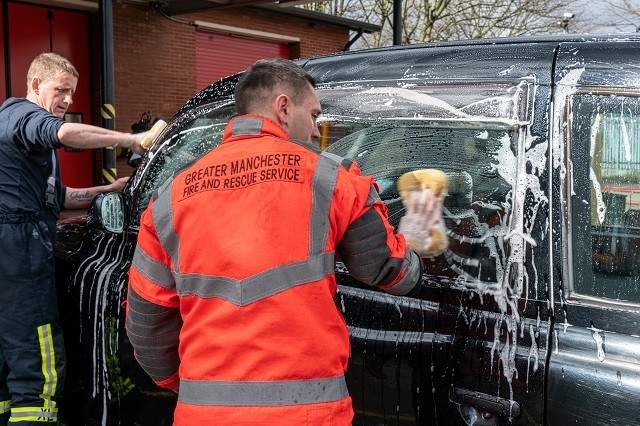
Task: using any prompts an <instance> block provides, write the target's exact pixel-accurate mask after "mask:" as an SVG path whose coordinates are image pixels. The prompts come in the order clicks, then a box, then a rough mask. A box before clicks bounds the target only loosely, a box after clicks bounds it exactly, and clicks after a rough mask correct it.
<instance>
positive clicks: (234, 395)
mask: <svg viewBox="0 0 640 426" xmlns="http://www.w3.org/2000/svg"><path fill="white" fill-rule="evenodd" d="M347 396H349V392H348V391H347V384H346V381H345V378H344V376H337V377H329V378H325V379H309V380H286V381H271V382H267V381H264V382H226V381H217V380H185V379H181V380H180V393H179V394H178V401H179V402H182V403H185V404H195V405H223V406H228V407H242V406H258V407H274V406H285V405H298V404H315V403H321V402H333V401H340V400H342V399H344V398H346V397H347Z"/></svg>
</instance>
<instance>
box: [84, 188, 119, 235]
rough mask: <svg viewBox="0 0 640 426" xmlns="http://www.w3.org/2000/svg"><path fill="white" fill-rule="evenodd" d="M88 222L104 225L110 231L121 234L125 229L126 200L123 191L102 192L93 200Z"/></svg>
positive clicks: (97, 225) (93, 224) (92, 224)
mask: <svg viewBox="0 0 640 426" xmlns="http://www.w3.org/2000/svg"><path fill="white" fill-rule="evenodd" d="M87 223H88V224H89V225H90V226H94V227H103V228H104V229H106V230H107V231H109V232H113V233H116V234H120V233H122V232H123V231H124V202H123V199H122V193H120V192H110V193H108V194H100V195H98V196H97V197H95V198H94V199H93V200H92V201H91V205H90V206H89V210H88V211H87Z"/></svg>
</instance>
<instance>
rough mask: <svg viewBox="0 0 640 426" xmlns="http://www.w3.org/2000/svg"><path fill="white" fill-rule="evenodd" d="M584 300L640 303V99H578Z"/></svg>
mask: <svg viewBox="0 0 640 426" xmlns="http://www.w3.org/2000/svg"><path fill="white" fill-rule="evenodd" d="M570 104H571V105H572V108H571V116H570V119H571V127H570V129H571V130H570V141H571V149H572V164H573V170H574V172H573V185H572V187H573V192H574V195H573V196H572V203H571V211H572V215H571V217H572V223H573V226H572V231H573V232H572V234H573V240H572V243H573V259H574V262H573V264H574V268H573V274H574V280H573V281H574V282H573V289H574V291H575V292H576V293H577V294H580V295H587V296H593V297H599V298H606V299H614V300H618V301H627V302H640V286H639V285H638V284H639V281H638V276H639V272H640V97H638V96H621V95H617V96H616V95H612V94H594V93H593V91H590V92H586V91H585V93H577V94H575V95H573V96H572V99H571V103H570Z"/></svg>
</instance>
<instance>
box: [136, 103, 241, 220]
mask: <svg viewBox="0 0 640 426" xmlns="http://www.w3.org/2000/svg"><path fill="white" fill-rule="evenodd" d="M233 114H235V108H234V107H233V106H226V107H222V108H216V107H215V106H205V107H203V108H198V109H197V111H195V112H194V111H188V112H186V113H184V114H183V116H182V117H178V118H177V119H176V118H174V119H173V120H172V126H171V127H170V128H168V129H167V131H166V132H165V133H164V134H163V135H162V140H160V141H158V142H156V143H155V144H154V146H153V147H152V149H151V151H150V152H149V153H148V156H147V157H146V158H145V161H144V162H143V163H142V164H141V165H140V166H139V167H140V168H142V169H143V170H142V173H141V178H140V182H139V183H138V184H137V199H136V214H135V223H134V224H136V225H137V224H138V223H139V219H140V214H142V212H143V211H144V210H145V209H146V208H147V206H148V205H149V200H150V199H151V196H152V195H153V192H154V191H155V190H156V189H158V188H159V187H160V186H161V185H162V184H163V183H164V182H166V181H167V180H168V179H169V178H171V177H173V175H174V174H175V173H176V172H178V171H180V170H182V169H183V168H184V167H185V166H187V165H189V164H191V163H192V162H194V161H195V160H197V159H198V158H200V157H202V156H203V155H204V154H206V153H207V152H209V151H210V150H212V149H213V148H215V147H216V146H218V145H219V144H220V141H221V140H222V134H223V132H224V129H225V127H226V125H227V122H228V120H229V118H231V116H233Z"/></svg>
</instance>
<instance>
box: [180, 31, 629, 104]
mask: <svg viewBox="0 0 640 426" xmlns="http://www.w3.org/2000/svg"><path fill="white" fill-rule="evenodd" d="M629 41H634V42H638V41H640V34H639V33H629V34H622V33H621V34H556V35H541V36H521V37H502V38H485V39H472V40H456V41H442V42H431V43H423V44H412V45H401V46H389V47H379V48H372V49H363V50H355V51H346V52H336V53H331V54H327V55H322V56H316V57H310V58H303V59H297V60H295V61H294V62H296V63H297V64H299V65H300V66H302V67H303V68H305V70H307V71H308V72H309V73H310V74H311V75H313V76H314V77H315V78H316V81H317V82H318V85H319V86H322V85H330V84H333V83H347V82H357V81H365V80H367V81H372V80H373V81H376V80H396V81H397V80H406V81H410V80H416V79H421V80H425V79H429V80H431V81H438V80H440V81H444V80H447V81H451V80H464V79H471V78H473V79H474V80H478V79H485V78H486V79H503V80H517V79H522V78H526V77H528V76H529V77H530V76H533V75H535V78H536V81H537V82H538V83H539V84H550V82H551V81H552V79H553V75H552V74H551V73H552V65H553V61H554V54H555V52H556V51H557V49H558V47H559V46H560V45H564V44H566V45H576V44H577V45H580V46H585V47H586V46H589V45H590V44H593V45H595V44H602V43H604V44H611V45H613V46H615V45H620V44H624V43H625V42H629ZM489 52H491V53H489ZM241 75H242V72H240V73H237V74H235V75H232V76H229V77H226V78H223V79H221V80H219V81H218V82H215V83H213V84H211V85H210V86H208V87H207V88H205V89H203V90H202V91H201V92H199V93H198V94H197V95H195V96H194V97H193V98H192V99H190V100H189V101H188V102H187V103H186V104H185V105H184V106H183V107H182V108H181V109H180V111H179V112H178V114H180V113H182V112H184V111H186V110H189V109H191V108H194V107H197V106H198V105H201V104H205V103H209V102H212V101H214V100H225V99H228V100H232V99H233V90H234V88H235V84H236V83H237V81H238V79H239V78H240V76H241Z"/></svg>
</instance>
